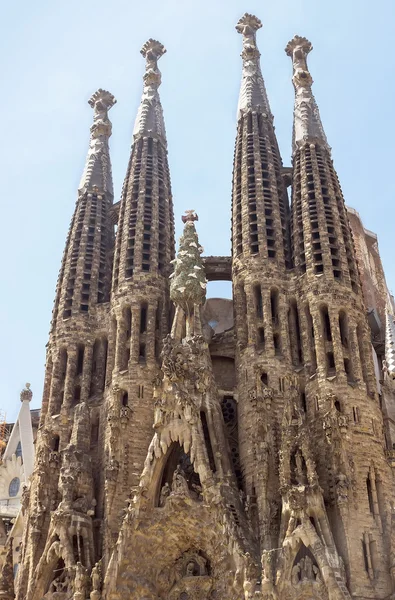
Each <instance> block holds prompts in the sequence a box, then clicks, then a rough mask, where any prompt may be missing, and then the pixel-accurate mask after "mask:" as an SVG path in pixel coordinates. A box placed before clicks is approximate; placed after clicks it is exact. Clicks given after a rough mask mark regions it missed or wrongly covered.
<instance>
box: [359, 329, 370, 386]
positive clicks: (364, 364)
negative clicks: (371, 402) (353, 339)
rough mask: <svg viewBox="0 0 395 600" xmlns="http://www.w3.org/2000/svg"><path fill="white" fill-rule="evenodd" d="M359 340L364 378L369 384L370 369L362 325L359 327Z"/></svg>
mask: <svg viewBox="0 0 395 600" xmlns="http://www.w3.org/2000/svg"><path fill="white" fill-rule="evenodd" d="M357 339H358V349H359V356H360V360H361V367H362V377H363V380H364V382H365V383H368V381H369V378H368V369H367V364H366V363H367V357H366V353H365V345H364V331H363V326H362V324H361V323H360V324H359V325H358V327H357Z"/></svg>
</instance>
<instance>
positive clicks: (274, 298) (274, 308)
mask: <svg viewBox="0 0 395 600" xmlns="http://www.w3.org/2000/svg"><path fill="white" fill-rule="evenodd" d="M270 308H271V313H272V322H273V325H278V324H279V318H278V290H271V292H270Z"/></svg>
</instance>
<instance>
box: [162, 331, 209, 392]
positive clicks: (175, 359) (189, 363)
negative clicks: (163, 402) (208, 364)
mask: <svg viewBox="0 0 395 600" xmlns="http://www.w3.org/2000/svg"><path fill="white" fill-rule="evenodd" d="M206 349H207V344H206V342H205V341H204V338H203V336H201V335H196V336H193V337H192V338H189V339H184V340H183V342H182V343H180V342H176V341H175V340H174V339H173V338H172V337H171V336H170V335H168V336H167V337H166V338H165V340H164V342H163V351H162V360H163V363H162V371H163V373H164V374H165V376H166V377H167V379H168V380H169V381H171V382H177V383H178V384H179V385H182V384H184V385H193V387H194V388H195V390H196V391H198V392H204V391H205V390H206V389H207V387H208V384H209V381H210V379H209V376H208V373H207V370H206V369H205V367H204V366H199V358H201V357H202V355H203V353H204V352H205V351H206ZM180 401H181V402H183V401H187V400H186V399H185V398H183V397H182V395H181V396H180Z"/></svg>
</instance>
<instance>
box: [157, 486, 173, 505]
mask: <svg viewBox="0 0 395 600" xmlns="http://www.w3.org/2000/svg"><path fill="white" fill-rule="evenodd" d="M170 492H171V489H170V485H169V483H168V482H167V481H166V483H165V485H164V486H163V487H162V489H161V491H160V499H159V506H164V505H165V502H166V498H168V497H169V496H170Z"/></svg>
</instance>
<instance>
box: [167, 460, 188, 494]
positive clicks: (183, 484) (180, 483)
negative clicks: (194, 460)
mask: <svg viewBox="0 0 395 600" xmlns="http://www.w3.org/2000/svg"><path fill="white" fill-rule="evenodd" d="M171 489H172V492H175V493H176V494H181V493H184V494H185V493H186V494H188V491H189V488H188V483H187V480H186V479H185V473H184V471H183V469H182V468H181V465H180V464H178V465H177V468H176V470H175V471H174V474H173V481H172V486H171Z"/></svg>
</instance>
